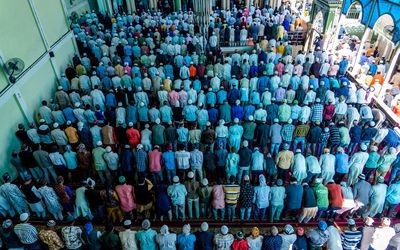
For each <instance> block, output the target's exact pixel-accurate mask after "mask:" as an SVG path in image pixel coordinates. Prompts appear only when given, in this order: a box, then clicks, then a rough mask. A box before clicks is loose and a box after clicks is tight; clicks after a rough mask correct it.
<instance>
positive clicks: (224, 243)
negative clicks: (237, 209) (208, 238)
mask: <svg viewBox="0 0 400 250" xmlns="http://www.w3.org/2000/svg"><path fill="white" fill-rule="evenodd" d="M214 241H215V246H216V247H217V250H230V249H231V245H232V243H233V235H232V234H226V235H223V234H217V235H216V236H215V238H214Z"/></svg>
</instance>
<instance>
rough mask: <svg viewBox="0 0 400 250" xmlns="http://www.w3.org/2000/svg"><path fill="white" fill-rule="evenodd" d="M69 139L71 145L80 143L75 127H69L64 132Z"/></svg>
mask: <svg viewBox="0 0 400 250" xmlns="http://www.w3.org/2000/svg"><path fill="white" fill-rule="evenodd" d="M64 132H65V134H66V135H67V137H68V141H69V143H77V142H78V141H79V136H78V131H77V130H76V128H74V127H68V128H66V129H65V130H64Z"/></svg>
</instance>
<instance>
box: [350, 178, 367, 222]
mask: <svg viewBox="0 0 400 250" xmlns="http://www.w3.org/2000/svg"><path fill="white" fill-rule="evenodd" d="M370 191H371V184H370V183H369V182H367V181H366V180H365V175H363V174H360V175H359V176H358V182H357V183H356V184H354V187H353V196H354V202H355V204H356V207H355V208H354V209H353V211H352V212H351V214H352V215H353V214H354V213H356V214H357V215H358V216H357V217H359V216H362V215H363V213H364V211H365V209H366V208H367V206H368V203H369V193H370Z"/></svg>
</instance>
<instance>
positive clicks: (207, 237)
mask: <svg viewBox="0 0 400 250" xmlns="http://www.w3.org/2000/svg"><path fill="white" fill-rule="evenodd" d="M196 238H197V240H196V246H197V249H201V250H212V249H213V247H214V242H213V239H214V233H213V232H207V231H203V232H197V233H196Z"/></svg>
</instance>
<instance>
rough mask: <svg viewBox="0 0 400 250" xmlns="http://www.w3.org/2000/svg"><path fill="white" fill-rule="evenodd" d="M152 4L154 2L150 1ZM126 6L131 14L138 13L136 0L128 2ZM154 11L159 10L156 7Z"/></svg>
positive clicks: (127, 0)
mask: <svg viewBox="0 0 400 250" xmlns="http://www.w3.org/2000/svg"><path fill="white" fill-rule="evenodd" d="M150 2H152V1H150ZM126 6H127V7H128V12H129V14H131V13H133V12H135V11H136V5H135V0H126ZM154 9H157V6H155V7H154Z"/></svg>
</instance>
